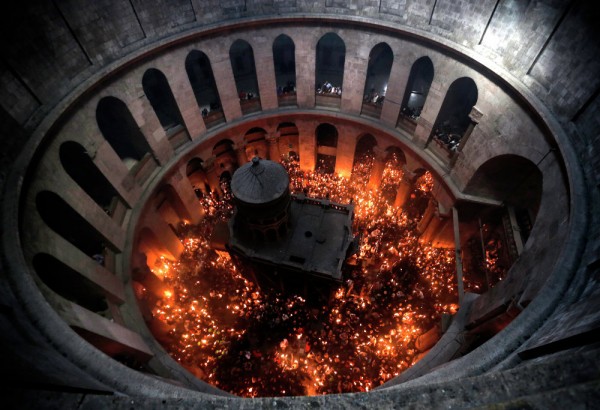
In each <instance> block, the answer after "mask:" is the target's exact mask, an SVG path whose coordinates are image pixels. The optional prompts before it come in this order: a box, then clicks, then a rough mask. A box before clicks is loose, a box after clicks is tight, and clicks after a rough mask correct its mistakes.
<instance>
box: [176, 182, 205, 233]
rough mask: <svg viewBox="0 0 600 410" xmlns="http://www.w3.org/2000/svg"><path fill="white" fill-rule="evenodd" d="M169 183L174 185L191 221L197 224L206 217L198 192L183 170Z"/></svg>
mask: <svg viewBox="0 0 600 410" xmlns="http://www.w3.org/2000/svg"><path fill="white" fill-rule="evenodd" d="M169 185H171V186H172V187H173V189H174V190H175V193H176V194H177V195H178V196H179V199H180V200H181V203H182V204H183V206H184V207H185V211H186V213H187V214H188V216H189V218H190V223H192V224H197V223H198V222H200V221H201V220H202V218H203V217H204V210H203V209H202V207H201V206H200V202H199V201H198V197H196V193H195V192H194V190H193V189H192V186H191V185H190V183H189V181H188V179H187V177H185V175H183V173H182V172H181V170H180V171H179V172H177V173H175V174H174V175H173V176H172V177H171V178H170V179H169Z"/></svg>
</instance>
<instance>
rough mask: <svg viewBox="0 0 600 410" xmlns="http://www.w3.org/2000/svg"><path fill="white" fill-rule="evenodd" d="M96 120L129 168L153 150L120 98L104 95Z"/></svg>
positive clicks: (97, 109)
mask: <svg viewBox="0 0 600 410" xmlns="http://www.w3.org/2000/svg"><path fill="white" fill-rule="evenodd" d="M96 121H97V122H98V127H99V128H100V132H101V133H102V135H103V136H104V138H105V139H106V141H108V143H109V144H110V146H111V147H112V148H113V150H114V151H115V152H116V154H117V155H118V156H119V158H121V159H122V160H123V162H124V163H125V165H127V167H128V168H132V167H133V165H135V164H136V163H137V162H138V161H140V160H142V158H143V157H144V156H145V155H147V154H149V153H150V152H151V150H150V146H149V145H148V141H146V138H145V137H144V135H143V134H142V132H141V131H140V127H139V126H138V124H137V123H136V121H135V119H134V118H133V116H132V115H131V112H130V111H129V108H127V105H125V103H124V102H123V101H121V100H119V99H118V98H115V97H104V98H102V99H101V100H100V101H99V102H98V106H97V107H96Z"/></svg>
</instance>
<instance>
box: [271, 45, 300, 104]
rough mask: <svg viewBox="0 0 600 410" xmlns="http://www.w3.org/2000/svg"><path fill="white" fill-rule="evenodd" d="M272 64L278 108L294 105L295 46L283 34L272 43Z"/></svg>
mask: <svg viewBox="0 0 600 410" xmlns="http://www.w3.org/2000/svg"><path fill="white" fill-rule="evenodd" d="M273 63H274V65H275V83H276V84H277V99H278V101H279V106H280V107H284V106H289V105H296V46H295V45H294V42H293V41H292V39H291V38H289V37H288V36H286V35H285V34H280V35H279V36H277V38H276V39H275V41H274V42H273Z"/></svg>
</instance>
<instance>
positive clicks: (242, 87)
mask: <svg viewBox="0 0 600 410" xmlns="http://www.w3.org/2000/svg"><path fill="white" fill-rule="evenodd" d="M229 59H230V61H231V68H232V70H233V78H234V79H235V86H236V88H237V92H238V95H239V98H240V104H241V107H242V113H243V114H250V113H252V112H256V111H260V110H261V109H262V108H261V105H260V98H259V94H258V91H259V90H258V80H257V77H256V65H255V63H254V52H253V51H252V47H251V46H250V44H248V43H247V42H246V41H244V40H236V41H235V42H234V43H233V44H232V45H231V48H230V49H229Z"/></svg>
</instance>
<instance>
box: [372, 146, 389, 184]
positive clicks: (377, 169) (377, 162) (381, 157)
mask: <svg viewBox="0 0 600 410" xmlns="http://www.w3.org/2000/svg"><path fill="white" fill-rule="evenodd" d="M373 153H374V154H375V157H374V159H373V168H371V175H370V176H369V188H371V189H379V187H380V186H381V179H382V178H383V171H384V170H385V151H384V150H383V149H381V148H379V147H374V148H373Z"/></svg>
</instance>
